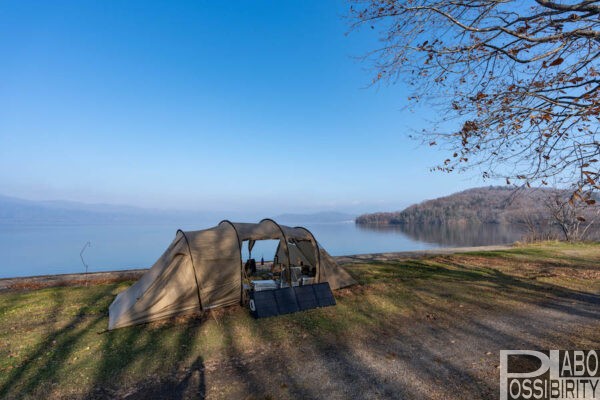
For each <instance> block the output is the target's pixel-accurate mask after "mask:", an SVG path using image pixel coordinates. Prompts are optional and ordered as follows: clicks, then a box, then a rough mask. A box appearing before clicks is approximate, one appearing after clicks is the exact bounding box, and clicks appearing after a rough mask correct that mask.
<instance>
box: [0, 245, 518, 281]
mask: <svg viewBox="0 0 600 400" xmlns="http://www.w3.org/2000/svg"><path fill="white" fill-rule="evenodd" d="M512 247H513V245H491V246H474V247H442V248H438V249H429V250H414V251H399V252H387V253H366V254H355V255H345V256H332V257H333V259H334V260H335V261H336V262H338V263H339V264H342V265H343V264H351V263H361V262H370V261H389V260H396V259H407V258H420V257H427V256H436V255H445V254H454V253H465V252H471V251H496V250H507V249H510V248H512ZM148 269H149V268H138V269H128V270H116V271H102V272H89V273H87V274H86V273H85V272H78V273H70V274H53V275H34V276H22V277H14V278H0V291H6V290H27V289H42V288H48V287H58V286H85V285H88V284H92V285H99V284H103V283H115V282H123V281H129V280H137V279H139V278H140V277H141V276H142V275H143V274H144V273H145V272H146V271H148Z"/></svg>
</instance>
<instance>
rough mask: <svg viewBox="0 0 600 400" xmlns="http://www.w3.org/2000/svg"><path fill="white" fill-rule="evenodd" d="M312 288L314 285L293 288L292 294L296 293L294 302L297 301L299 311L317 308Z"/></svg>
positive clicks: (317, 304)
mask: <svg viewBox="0 0 600 400" xmlns="http://www.w3.org/2000/svg"><path fill="white" fill-rule="evenodd" d="M313 286H314V285H304V286H296V287H294V292H295V293H296V300H298V308H299V309H300V311H304V310H310V309H311V308H317V307H319V303H317V296H316V295H315V291H314V290H313Z"/></svg>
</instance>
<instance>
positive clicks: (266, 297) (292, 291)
mask: <svg viewBox="0 0 600 400" xmlns="http://www.w3.org/2000/svg"><path fill="white" fill-rule="evenodd" d="M334 305H335V298H334V297H333V293H332V292H331V288H330V287H329V283H327V282H324V283H318V284H315V285H304V286H295V287H291V288H289V287H288V288H282V289H275V290H263V291H259V292H255V291H252V292H250V311H251V313H252V316H253V317H254V318H266V317H274V316H277V315H280V314H290V313H294V312H297V311H304V310H310V309H312V308H317V307H328V306H334Z"/></svg>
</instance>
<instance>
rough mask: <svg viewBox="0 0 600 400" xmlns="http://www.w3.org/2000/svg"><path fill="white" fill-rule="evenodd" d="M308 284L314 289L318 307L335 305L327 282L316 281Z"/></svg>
mask: <svg viewBox="0 0 600 400" xmlns="http://www.w3.org/2000/svg"><path fill="white" fill-rule="evenodd" d="M310 286H312V287H313V289H314V291H315V296H316V297H317V303H318V304H319V307H327V306H335V297H333V293H332V292H331V288H330V287H329V282H323V283H317V284H315V285H310Z"/></svg>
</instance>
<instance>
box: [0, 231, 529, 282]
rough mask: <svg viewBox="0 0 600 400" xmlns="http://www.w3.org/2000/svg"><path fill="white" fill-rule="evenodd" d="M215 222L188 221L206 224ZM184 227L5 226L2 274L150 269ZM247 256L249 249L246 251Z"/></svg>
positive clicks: (433, 236)
mask: <svg viewBox="0 0 600 400" xmlns="http://www.w3.org/2000/svg"><path fill="white" fill-rule="evenodd" d="M213 225H214V224H211V223H207V224H205V225H194V226H193V227H188V226H183V227H181V228H182V229H184V230H186V229H188V230H192V229H204V228H207V227H210V226H213ZM303 225H304V226H306V227H307V228H308V229H310V230H311V231H312V232H313V233H314V235H315V237H316V238H317V240H318V241H319V242H320V243H321V245H323V247H325V249H327V251H329V253H331V254H332V255H347V254H360V253H376V252H389V251H408V250H425V249H431V248H436V247H454V246H483V245H490V244H506V243H512V242H514V241H516V240H519V239H520V238H521V236H522V234H523V231H522V230H521V229H519V228H517V227H512V226H503V225H477V226H474V227H464V226H463V227H453V228H448V227H410V228H404V227H365V226H360V225H355V224H354V223H353V222H344V223H323V224H319V223H312V224H311V223H307V224H303ZM178 228H179V227H178V226H176V225H172V224H161V225H76V226H73V225H71V226H23V225H19V226H16V225H14V226H13V225H9V226H7V225H0V254H1V255H2V256H1V258H2V265H0V277H13V276H30V275H45V274H60V273H72V272H84V270H85V269H84V267H83V264H82V262H81V259H80V257H79V253H80V251H81V249H82V247H83V246H84V244H85V243H86V242H88V241H89V242H91V247H89V248H87V249H86V250H85V252H84V259H85V261H86V263H87V264H88V265H89V271H90V272H95V271H110V270H119V269H132V268H146V267H149V266H151V265H152V264H153V263H154V262H155V261H156V260H157V259H158V257H160V255H161V254H162V252H163V251H164V250H165V249H166V248H167V246H168V245H169V243H171V241H172V240H173V238H174V237H175V232H176V231H177V229H178ZM275 246H276V243H275V242H274V241H267V242H257V244H256V246H255V247H254V249H253V256H254V258H257V259H260V257H261V256H264V258H265V259H271V258H272V254H273V253H274V251H275ZM244 253H245V255H246V254H247V251H244Z"/></svg>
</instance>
